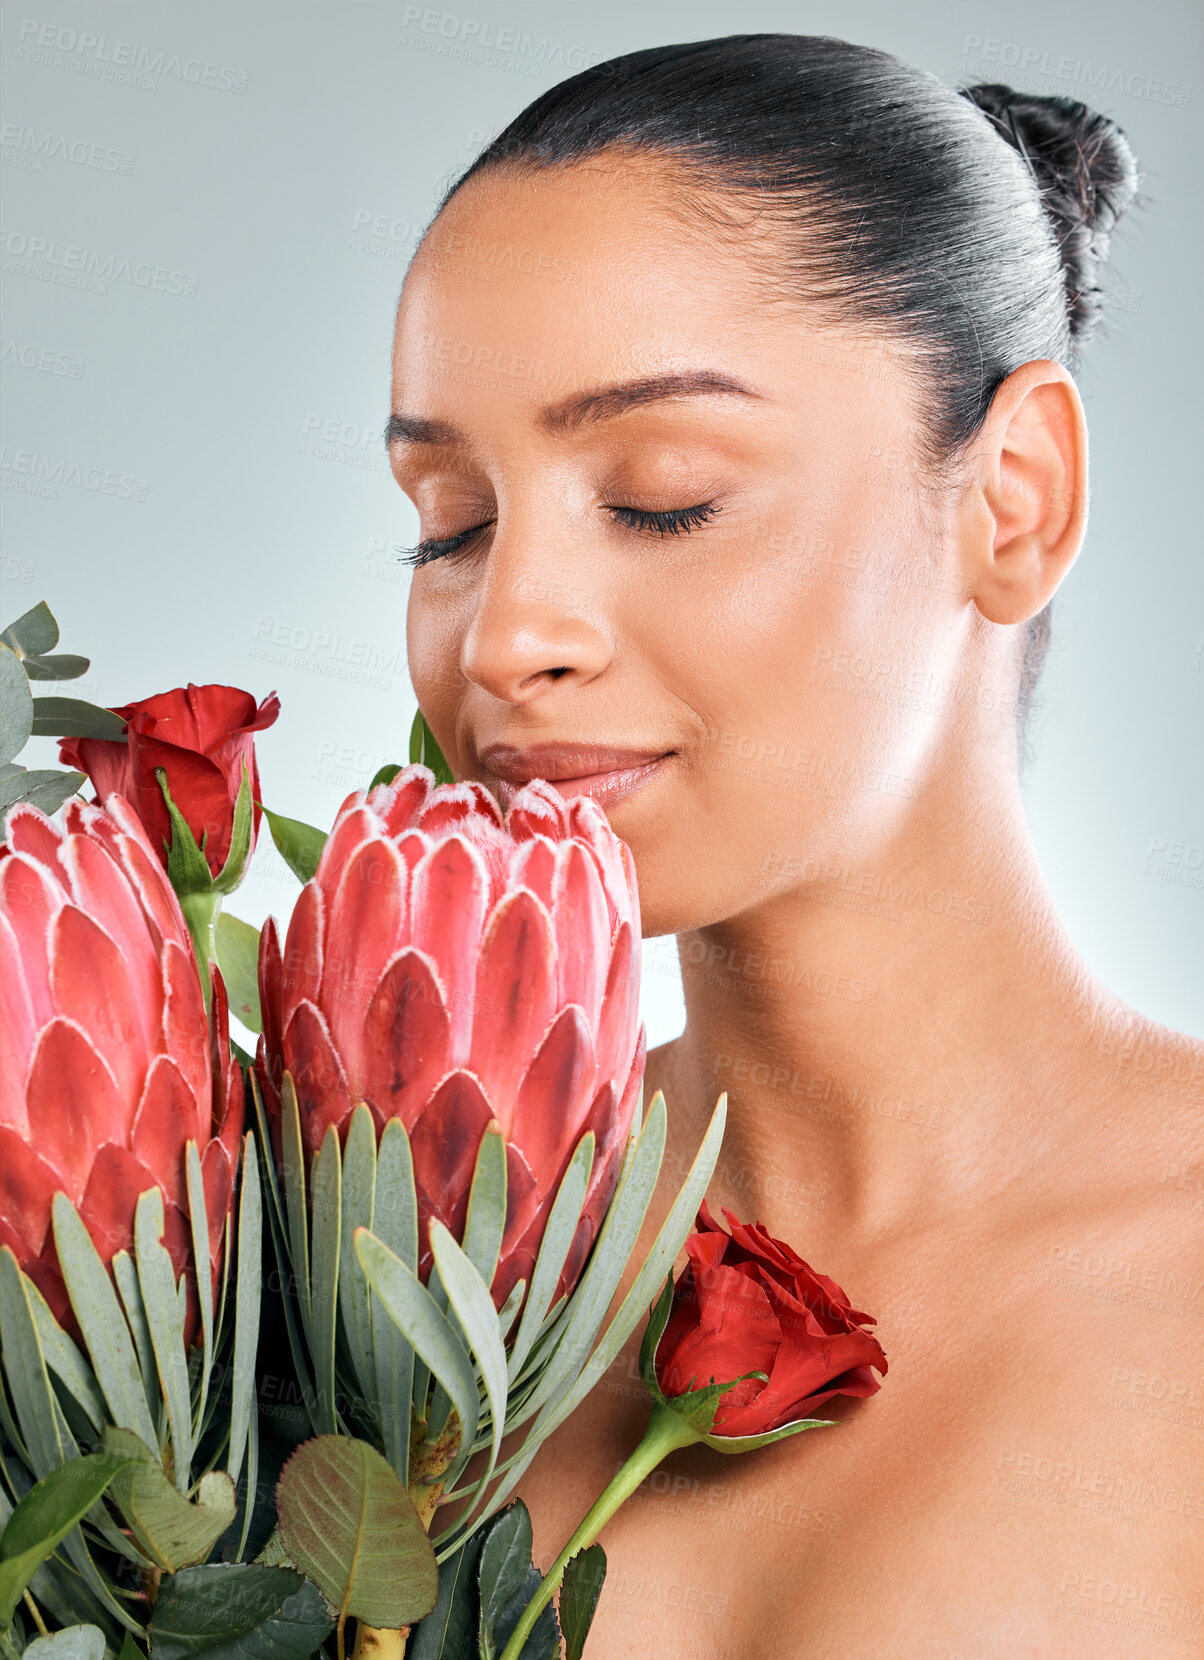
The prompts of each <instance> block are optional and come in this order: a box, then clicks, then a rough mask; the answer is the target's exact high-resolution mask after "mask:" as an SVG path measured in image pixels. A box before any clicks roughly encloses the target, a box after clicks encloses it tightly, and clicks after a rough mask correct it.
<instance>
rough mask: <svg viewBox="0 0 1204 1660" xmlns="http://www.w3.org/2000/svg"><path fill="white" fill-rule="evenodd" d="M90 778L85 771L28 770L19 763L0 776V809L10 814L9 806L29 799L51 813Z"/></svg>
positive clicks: (42, 809) (36, 805) (45, 811)
mask: <svg viewBox="0 0 1204 1660" xmlns="http://www.w3.org/2000/svg"><path fill="white" fill-rule="evenodd" d="M87 781H88V779H87V774H86V773H83V772H60V771H58V770H57V769H55V768H45V769H40V770H36V771H29V770H27V769H26V768H25V767H20V768H18V769H16V770H15V771H13V772H10V773H8V774H6V776H5V777H4V778H0V812H2V813H3V814H4V816H5V818H7V817H8V811H9V808H10V807H15V806H16V805H17V802H18V801H28V802H29V803H30V804H31V806H34V807H38V808H40V809H41V811H42V812H44V813H45V814H46V815H47V816H49V815H50V814H51V813H53V812H54V811H55V810H56V808H59V807H61V806H62V805H63V802H64V801H66V800H67V798H68V796H72V795H75V794H76V792H77V791H78V790H79V789H80V787H81V786H82V785H83V784H86V783H87Z"/></svg>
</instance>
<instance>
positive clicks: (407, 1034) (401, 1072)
mask: <svg viewBox="0 0 1204 1660" xmlns="http://www.w3.org/2000/svg"><path fill="white" fill-rule="evenodd" d="M363 1058H364V1071H363V1074H362V1076H361V1077H359V1078H355V1079H353V1080H352V1088H353V1091H354V1098H355V1099H356V1100H357V1101H358V1100H365V1101H368V1102H370V1103H371V1105H372V1106H373V1107H374V1108H375V1110H376V1111H377V1113H379V1114H380V1116H381V1118H382V1119H389V1118H400V1119H401V1121H402V1123H403V1124H404V1125H405V1127H406V1129H407V1130H412V1129H413V1126H414V1124H415V1122H416V1120H417V1118H418V1115H419V1113H421V1111H422V1109H423V1108H424V1107H425V1106H426V1104H427V1102H428V1101H429V1100H430V1098H431V1095H432V1093H433V1091H434V1089H435V1086H436V1085H437V1084H438V1082H439V1080H440V1079H441V1078H442V1077H444V1076H445V1075H446V1073H447V1072H448V1071H449V1069H450V1067H451V1021H450V1019H449V1017H448V1013H447V1010H446V1009H445V1008H444V1006H443V996H442V993H441V992H440V989H439V983H438V980H437V979H436V978H435V973H434V964H433V963H432V962H431V960H430V958H429V957H425V956H423V955H422V953H421V952H418V951H414V950H410V949H408V948H407V949H406V950H404V951H399V952H398V953H397V955H396V956H395V957H394V958H393V960H392V962H391V963H390V964H389V966H388V967H387V968H386V970H385V972H384V974H383V975H382V976H381V981H380V985H379V986H378V987H377V989H376V991H375V993H374V994H373V998H372V1001H371V1003H370V1004H369V1005H368V1012H367V1014H366V1015H365V1016H364V1033H363Z"/></svg>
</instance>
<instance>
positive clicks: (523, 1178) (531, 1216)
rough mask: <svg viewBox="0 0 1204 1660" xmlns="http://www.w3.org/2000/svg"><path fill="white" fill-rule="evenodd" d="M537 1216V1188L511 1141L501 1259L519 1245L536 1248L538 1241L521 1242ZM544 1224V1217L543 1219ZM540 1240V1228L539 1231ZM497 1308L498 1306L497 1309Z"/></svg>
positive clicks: (507, 1161) (529, 1170) (507, 1155)
mask: <svg viewBox="0 0 1204 1660" xmlns="http://www.w3.org/2000/svg"><path fill="white" fill-rule="evenodd" d="M538 1213H539V1189H538V1188H537V1187H536V1185H535V1177H534V1176H533V1175H532V1174H531V1168H530V1166H529V1165H528V1163H527V1161H526V1159H525V1158H524V1157H523V1155H522V1154H521V1153H520V1152H519V1150H518V1148H517V1147H516V1146H515V1145H514V1143H513V1142H512V1141H508V1142H507V1143H506V1230H505V1232H504V1233H503V1235H502V1256H503V1257H506V1256H509V1254H510V1253H511V1252H512V1251H513V1250H514V1249H515V1247H516V1246H517V1245H518V1244H519V1243H520V1242H523V1243H526V1244H529V1245H532V1246H533V1247H534V1248H536V1249H538V1246H539V1240H538V1239H534V1240H526V1241H524V1240H523V1236H524V1234H525V1233H526V1232H527V1229H528V1228H530V1226H531V1224H532V1223H533V1222H534V1221H535V1219H536V1217H537V1215H538ZM544 1220H545V1221H546V1218H545V1219H544ZM539 1238H540V1239H542V1238H543V1227H542V1226H541V1227H540V1229H539ZM500 1306H501V1305H500V1304H499V1307H500Z"/></svg>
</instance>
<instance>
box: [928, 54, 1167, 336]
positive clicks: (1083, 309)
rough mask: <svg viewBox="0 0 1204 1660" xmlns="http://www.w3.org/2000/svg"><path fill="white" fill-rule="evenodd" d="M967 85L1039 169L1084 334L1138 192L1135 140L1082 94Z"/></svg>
mask: <svg viewBox="0 0 1204 1660" xmlns="http://www.w3.org/2000/svg"><path fill="white" fill-rule="evenodd" d="M960 92H961V96H962V97H963V98H967V99H969V101H970V102H971V103H972V104H976V105H977V106H978V108H979V109H980V110H981V111H982V112H983V114H984V115H985V116H986V117H987V119H988V120H989V121H990V122H991V123H992V125H993V126H994V127H995V130H996V131H997V132H998V133H1000V134H1001V136H1002V137H1003V138H1005V139H1006V140H1007V142H1008V143H1009V144H1010V145H1011V146H1012V148H1013V149H1015V150H1017V151H1019V153H1020V154H1021V155H1022V156H1023V157H1024V158H1025V160H1026V161H1027V162H1028V164H1029V166H1030V167H1031V169H1032V172H1033V175H1034V177H1035V178H1036V181H1037V185H1038V188H1039V189H1040V192H1041V201H1042V204H1043V205H1044V208H1045V211H1046V213H1047V214H1048V215H1049V217H1050V218H1051V219H1052V221H1053V225H1054V229H1055V231H1056V233H1057V238H1058V247H1059V249H1060V250H1061V255H1062V270H1063V273H1064V276H1065V282H1066V304H1067V312H1068V316H1069V322H1070V335H1071V339H1072V340H1074V341H1076V342H1079V341H1082V340H1084V339H1086V337H1087V336H1088V335H1089V334H1090V333H1091V331H1092V330H1093V329H1094V327H1095V325H1096V323H1097V322H1098V321H1099V319H1100V316H1101V315H1102V311H1103V292H1102V290H1101V288H1100V287H1099V284H1098V280H1097V279H1098V277H1099V274H1100V270H1101V268H1102V266H1103V263H1104V261H1105V260H1106V259H1107V256H1108V242H1109V238H1110V237H1111V234H1112V230H1113V228H1114V226H1115V225H1116V222H1117V220H1118V219H1119V218H1120V216H1121V215H1122V214H1123V213H1124V212H1125V210H1126V209H1127V208H1129V207H1130V206H1131V205H1132V203H1133V201H1134V199H1135V197H1136V196H1137V193H1138V187H1139V184H1140V178H1139V170H1138V165H1137V158H1136V156H1135V155H1134V154H1133V151H1132V149H1131V148H1130V145H1129V141H1128V139H1127V138H1126V137H1125V135H1124V132H1123V131H1122V130H1121V128H1120V127H1118V126H1117V125H1116V123H1115V122H1114V121H1110V120H1109V119H1108V117H1107V116H1106V115H1100V114H1099V112H1098V111H1096V110H1093V109H1089V108H1088V107H1087V105H1086V104H1080V103H1079V102H1078V100H1077V99H1075V98H1062V97H1048V98H1041V97H1037V96H1035V95H1033V94H1030V93H1026V92H1017V91H1016V90H1015V89H1014V88H1013V87H1010V86H1003V85H1000V84H999V83H983V84H982V85H979V86H967V87H962V88H960Z"/></svg>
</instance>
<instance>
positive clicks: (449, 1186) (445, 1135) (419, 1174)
mask: <svg viewBox="0 0 1204 1660" xmlns="http://www.w3.org/2000/svg"><path fill="white" fill-rule="evenodd" d="M492 1117H493V1113H492V1112H491V1110H490V1107H489V1102H488V1101H487V1100H486V1099H485V1096H484V1095H483V1094H482V1092H481V1086H480V1084H479V1083H478V1082H477V1080H476V1079H475V1078H474V1077H473V1076H472V1074H471V1073H470V1072H462V1071H459V1072H451V1073H449V1074H448V1076H447V1077H446V1078H445V1079H444V1080H443V1082H442V1083H441V1084H440V1085H439V1088H438V1089H437V1090H436V1091H435V1093H434V1095H433V1096H432V1097H431V1100H430V1103H429V1105H428V1106H427V1108H426V1111H425V1112H424V1113H423V1114H422V1116H421V1118H419V1120H418V1122H417V1124H416V1125H415V1126H414V1133H413V1135H412V1136H411V1137H410V1143H411V1146H412V1148H413V1152H414V1177H415V1180H416V1182H417V1183H418V1185H419V1186H420V1187H421V1188H422V1190H423V1192H424V1193H425V1194H426V1195H427V1197H428V1198H429V1200H430V1202H431V1205H432V1206H433V1208H434V1214H435V1215H437V1216H438V1217H439V1218H440V1220H441V1221H442V1222H443V1223H444V1224H445V1225H446V1226H447V1227H449V1228H450V1229H451V1231H452V1232H453V1233H454V1234H455V1236H456V1238H457V1239H459V1238H460V1236H461V1234H462V1232H463V1227H464V1216H465V1213H466V1211H467V1208H468V1190H469V1187H470V1186H471V1185H472V1173H473V1170H474V1169H475V1167H476V1162H477V1151H478V1149H479V1147H480V1144H481V1137H482V1136H483V1135H484V1133H485V1128H486V1126H487V1125H488V1124H489V1122H490V1120H491V1119H492Z"/></svg>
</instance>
